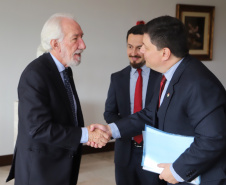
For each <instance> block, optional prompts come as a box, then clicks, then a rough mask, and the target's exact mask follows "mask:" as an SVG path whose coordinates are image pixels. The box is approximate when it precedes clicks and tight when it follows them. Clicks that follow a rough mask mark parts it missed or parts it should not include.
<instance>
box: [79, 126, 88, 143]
mask: <svg viewBox="0 0 226 185" xmlns="http://www.w3.org/2000/svg"><path fill="white" fill-rule="evenodd" d="M87 142H88V129H87V128H86V127H82V137H81V140H80V143H87Z"/></svg>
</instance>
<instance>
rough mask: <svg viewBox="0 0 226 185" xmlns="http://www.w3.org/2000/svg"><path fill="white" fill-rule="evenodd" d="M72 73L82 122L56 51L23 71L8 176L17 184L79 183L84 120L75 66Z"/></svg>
mask: <svg viewBox="0 0 226 185" xmlns="http://www.w3.org/2000/svg"><path fill="white" fill-rule="evenodd" d="M69 73H70V74H69V78H70V83H71V87H72V90H73V93H74V96H75V100H76V103H77V108H78V110H77V118H78V124H79V125H78V126H75V125H74V124H73V115H72V110H71V106H70V102H69V99H68V96H67V92H66V89H65V86H64V83H63V81H62V79H61V76H60V73H59V71H58V69H57V67H56V65H55V63H54V61H53V59H52V57H51V56H50V54H49V53H48V54H44V55H42V56H40V57H39V58H37V59H35V60H34V61H33V62H31V63H30V64H29V65H28V66H27V67H26V69H25V70H24V71H23V73H22V75H21V78H20V82H19V85H18V96H19V125H18V138H17V142H16V147H15V153H14V160H13V164H12V167H11V171H10V174H9V177H8V179H7V181H9V180H11V179H13V178H15V185H29V184H34V185H35V184H37V185H50V184H54V185H62V184H64V185H74V184H76V183H77V177H78V171H79V165H80V158H81V144H80V139H81V128H80V127H82V126H83V125H84V123H83V116H82V111H81V107H80V103H79V99H78V96H77V92H76V89H75V85H74V81H73V78H72V71H71V69H70V70H69Z"/></svg>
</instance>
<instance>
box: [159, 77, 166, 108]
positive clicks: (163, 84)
mask: <svg viewBox="0 0 226 185" xmlns="http://www.w3.org/2000/svg"><path fill="white" fill-rule="evenodd" d="M165 84H166V77H165V76H164V75H162V79H161V82H160V89H159V105H158V108H159V107H160V101H161V95H162V91H163V89H164V87H165Z"/></svg>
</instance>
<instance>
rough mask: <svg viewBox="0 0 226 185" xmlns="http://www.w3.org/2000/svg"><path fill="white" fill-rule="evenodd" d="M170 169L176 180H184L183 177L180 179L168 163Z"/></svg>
mask: <svg viewBox="0 0 226 185" xmlns="http://www.w3.org/2000/svg"><path fill="white" fill-rule="evenodd" d="M170 171H171V173H172V174H173V176H174V178H175V179H176V180H177V181H178V182H184V179H182V178H181V177H180V176H179V175H178V174H177V172H175V170H174V168H173V164H171V165H170Z"/></svg>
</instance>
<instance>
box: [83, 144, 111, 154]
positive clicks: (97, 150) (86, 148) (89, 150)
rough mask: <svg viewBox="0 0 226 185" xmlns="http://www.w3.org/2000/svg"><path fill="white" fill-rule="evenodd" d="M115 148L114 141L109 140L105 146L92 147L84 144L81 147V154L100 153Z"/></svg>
mask: <svg viewBox="0 0 226 185" xmlns="http://www.w3.org/2000/svg"><path fill="white" fill-rule="evenodd" d="M114 148H115V142H109V143H108V144H107V145H106V146H105V147H103V148H92V147H90V146H87V145H84V146H83V147H82V154H83V155H85V154H92V153H100V152H109V151H114Z"/></svg>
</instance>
